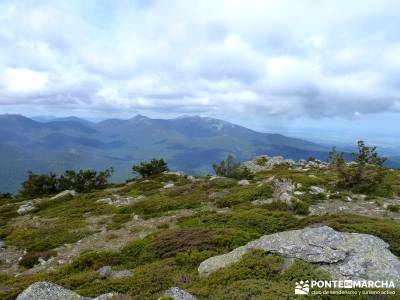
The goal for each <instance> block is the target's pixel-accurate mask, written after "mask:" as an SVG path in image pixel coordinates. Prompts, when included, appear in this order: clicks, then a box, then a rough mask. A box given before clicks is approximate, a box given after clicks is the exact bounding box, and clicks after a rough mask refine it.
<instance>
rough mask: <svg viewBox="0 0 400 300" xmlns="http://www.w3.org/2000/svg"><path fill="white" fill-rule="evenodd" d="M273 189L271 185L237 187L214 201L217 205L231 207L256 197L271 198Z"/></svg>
mask: <svg viewBox="0 0 400 300" xmlns="http://www.w3.org/2000/svg"><path fill="white" fill-rule="evenodd" d="M272 194H273V190H272V187H271V186H262V187H248V188H243V187H239V188H236V190H234V191H231V193H229V194H228V195H226V196H224V197H222V198H218V199H217V200H216V201H215V204H216V206H217V207H219V208H222V207H231V206H234V205H237V204H240V203H245V202H250V201H253V200H257V199H268V198H271V197H272Z"/></svg>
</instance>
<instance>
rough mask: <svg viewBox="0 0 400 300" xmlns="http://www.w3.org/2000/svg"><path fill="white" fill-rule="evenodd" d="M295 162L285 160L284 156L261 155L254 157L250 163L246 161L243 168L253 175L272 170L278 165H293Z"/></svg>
mask: <svg viewBox="0 0 400 300" xmlns="http://www.w3.org/2000/svg"><path fill="white" fill-rule="evenodd" d="M294 163H295V162H294V161H293V160H291V159H285V158H283V157H282V156H273V157H270V156H268V155H261V156H257V157H254V158H253V159H252V160H250V161H245V162H243V163H242V166H243V167H245V168H247V169H248V170H249V171H250V172H251V173H258V172H262V171H269V170H272V169H273V168H274V167H275V166H277V165H282V164H289V165H292V164H294Z"/></svg>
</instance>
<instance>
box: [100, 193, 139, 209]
mask: <svg viewBox="0 0 400 300" xmlns="http://www.w3.org/2000/svg"><path fill="white" fill-rule="evenodd" d="M145 198H146V197H145V196H144V195H139V196H136V197H132V196H128V197H122V196H120V195H118V194H114V195H112V196H111V197H108V198H103V199H99V200H96V203H100V204H108V205H113V206H123V205H129V204H133V203H137V202H140V201H142V200H144V199H145Z"/></svg>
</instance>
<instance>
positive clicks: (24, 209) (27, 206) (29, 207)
mask: <svg viewBox="0 0 400 300" xmlns="http://www.w3.org/2000/svg"><path fill="white" fill-rule="evenodd" d="M35 209H36V207H35V206H34V205H33V202H32V201H28V202H26V203H24V204H22V205H21V206H20V207H19V208H18V209H17V213H18V214H19V215H25V214H27V213H29V212H31V211H34V210H35Z"/></svg>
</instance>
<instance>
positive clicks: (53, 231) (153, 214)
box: [0, 155, 400, 300]
mask: <svg viewBox="0 0 400 300" xmlns="http://www.w3.org/2000/svg"><path fill="white" fill-rule="evenodd" d="M372 156H373V155H372ZM260 163H262V162H260ZM150 164H151V162H150ZM155 165H157V164H155ZM228 165H229V164H228ZM345 168H346V169H345V170H346V172H347V166H346V167H345ZM349 168H353V167H352V166H350V167H349ZM365 168H366V169H365V171H363V174H364V175H363V176H362V178H363V180H364V179H366V178H367V179H366V180H368V178H372V177H373V176H374V174H375V173H373V172H375V171H372V170H378V166H371V165H370V164H367V165H366V167H365ZM370 168H372V169H370ZM155 169H157V168H155ZM383 169H384V168H383ZM351 170H352V172H353V171H355V170H353V169H351ZM159 171H160V169H158V171H154V169H153V171H152V173H151V174H150V173H146V175H145V176H143V175H142V176H143V177H145V178H136V179H132V180H130V181H128V182H127V183H126V184H118V185H109V186H108V187H107V188H104V186H102V188H93V189H90V191H89V192H82V193H81V194H80V195H79V196H78V197H75V198H72V199H69V200H65V201H53V200H50V199H49V198H46V197H45V196H43V199H41V200H40V201H39V202H37V203H35V207H36V210H34V211H32V212H30V213H29V214H27V215H23V216H19V215H18V214H17V209H18V207H19V205H20V204H21V203H22V202H21V201H25V200H30V199H31V198H30V196H24V195H20V196H19V197H16V198H12V197H11V198H10V197H9V196H6V197H5V198H4V199H5V200H4V201H2V202H0V238H1V239H2V240H4V241H5V243H6V245H7V247H15V249H17V250H18V251H20V252H19V253H21V255H22V253H23V251H24V250H26V253H24V254H23V255H22V259H21V260H20V261H19V262H17V263H16V266H14V267H15V268H17V269H18V272H19V273H22V275H20V276H14V274H13V273H10V274H9V275H6V274H5V273H4V274H1V275H0V299H15V297H16V295H17V294H18V293H19V292H20V291H21V290H23V289H24V288H26V287H27V286H29V285H30V284H31V283H33V282H36V281H39V280H47V281H51V282H55V283H57V284H60V285H62V286H64V287H66V288H69V289H74V290H76V291H77V292H78V293H79V294H81V295H84V296H97V295H99V294H102V293H106V292H112V291H114V292H119V293H122V294H125V295H126V299H135V300H136V299H138V300H139V299H140V300H147V299H148V300H150V299H158V297H161V296H162V295H163V293H164V291H165V290H166V289H168V288H169V287H172V286H178V287H180V288H182V289H185V290H187V291H188V292H190V293H192V294H194V295H196V297H198V299H199V300H204V299H213V300H214V299H216V300H223V299H226V300H228V299H229V300H230V299H237V300H242V299H252V300H254V299H258V300H264V299H267V300H268V299H271V300H272V299H280V298H282V299H286V298H288V297H289V299H290V297H291V295H293V287H294V282H295V281H297V280H299V279H301V280H306V279H308V278H310V279H311V278H318V279H325V278H328V275H327V274H326V273H324V272H323V271H321V270H320V269H318V268H316V266H315V265H312V264H309V263H306V262H304V261H300V260H296V261H295V262H294V263H293V264H288V263H287V261H285V259H284V258H283V257H281V256H278V255H274V254H271V253H265V252H262V251H252V252H250V253H247V254H246V255H244V256H243V257H242V259H241V260H240V261H239V262H237V263H235V264H233V265H230V266H229V267H227V268H225V269H221V270H219V271H217V272H215V273H213V274H211V275H210V276H209V277H200V276H199V274H198V272H197V268H198V266H199V264H200V263H201V262H202V261H204V260H205V259H207V258H209V257H212V256H215V255H218V254H223V253H227V252H229V251H231V250H233V249H235V248H237V247H240V246H243V245H245V244H246V243H248V242H249V241H252V240H255V239H257V238H260V237H261V236H263V235H266V234H273V233H277V232H281V231H285V230H293V229H299V228H304V227H305V226H309V225H312V224H325V225H328V226H331V227H332V228H335V229H337V230H339V231H347V232H359V233H368V234H373V235H375V236H378V237H380V238H382V239H383V240H385V241H386V242H387V243H388V244H389V245H390V250H391V251H392V252H393V253H394V254H395V255H397V256H400V223H398V222H396V221H395V220H392V219H389V218H383V217H380V218H378V217H376V218H375V217H368V216H361V215H356V214H351V213H344V212H342V213H340V214H325V215H322V216H315V215H308V213H309V209H310V206H312V205H314V204H318V205H324V204H327V203H329V202H330V201H332V202H334V201H340V199H341V198H344V197H346V196H354V195H355V193H356V191H357V190H358V187H359V186H357V187H356V186H352V187H346V186H340V187H339V186H338V185H337V182H338V180H339V177H340V176H339V174H338V172H337V169H335V168H323V169H322V168H321V169H318V168H315V169H310V170H308V171H305V172H299V171H296V170H293V169H291V168H290V166H288V165H281V166H276V167H275V168H274V169H272V170H270V171H265V172H260V173H257V174H255V175H254V176H253V178H252V179H251V180H249V184H248V185H244V186H242V185H239V184H238V180H237V179H235V178H211V179H210V177H199V178H195V179H193V178H187V177H185V176H178V175H175V174H165V173H163V171H162V172H159ZM225 175H226V174H225ZM38 176H40V175H38ZM371 176H372V177H371ZM72 177H73V176H72ZM272 177H273V180H275V179H276V180H283V179H286V180H290V181H292V182H293V183H294V184H296V186H297V188H296V190H298V191H301V193H298V194H297V196H296V198H297V200H296V199H293V201H292V205H291V207H289V206H288V205H287V204H286V203H285V202H283V201H279V200H277V199H274V193H273V184H272V180H271V178H272ZM49 178H53V177H52V176H49V177H48V178H45V179H46V180H49ZM56 178H59V177H56ZM239 178H240V177H239ZM35 180H38V179H37V178H35ZM46 180H44V178H41V179H40V180H38V181H39V182H40V181H44V182H46ZM399 180H400V172H399V171H397V170H393V171H387V172H386V174H385V180H384V185H388V186H389V187H388V189H389V190H390V191H391V193H392V194H394V195H395V196H398V195H399V193H400V182H399ZM50 182H51V180H50ZM171 182H173V183H174V186H173V187H170V188H164V186H165V184H166V183H171ZM297 184H301V185H297ZM45 186H46V187H47V185H45ZM48 186H50V189H51V184H49V185H48ZM311 186H318V187H323V188H324V189H326V190H327V191H329V194H328V193H320V194H314V193H312V192H311V191H310V187H311ZM365 191H366V193H365V195H366V197H364V198H362V197H360V198H357V199H358V200H356V197H353V198H354V199H355V200H354V201H359V203H360V204H362V201H372V200H376V201H377V202H379V201H381V200H382V199H380V198H376V197H375V196H374V195H376V194H377V193H378V191H379V189H373V190H369V189H367V190H365ZM379 193H380V192H379ZM380 195H382V193H380ZM117 196H118V197H119V198H121V199H123V198H125V197H126V198H127V197H131V198H135V197H138V196H144V197H141V200H138V201H132V202H131V203H127V204H124V205H120V206H115V205H111V204H104V203H99V202H97V201H98V200H99V199H104V198H110V199H115V197H117ZM118 197H117V198H118ZM260 199H261V200H263V199H264V200H266V199H274V200H273V201H269V202H266V203H269V204H263V205H260V206H255V205H254V204H252V203H251V202H252V201H254V200H260ZM363 199H368V200H363ZM371 199H372V200H371ZM343 203H344V202H343ZM380 203H381V205H382V201H381V202H380ZM394 203H395V202H394ZM377 206H378V204H377ZM387 209H388V210H389V211H390V212H391V213H390V214H389V213H388V212H386V214H388V215H390V216H393V215H394V216H396V214H398V213H399V206H398V205H395V204H393V205H389V206H388V207H387ZM92 234H96V236H95V238H93V239H92V238H91V235H92ZM101 238H102V239H104V240H103V242H104V243H98V239H101ZM78 241H80V242H79V243H78ZM65 244H69V245H67V246H64V245H65ZM114 244H115V245H114ZM78 245H85V246H86V247H82V249H83V250H81V249H80V248H79V246H78ZM69 247H70V248H69ZM60 248H62V249H63V251H68V249H71V252H72V253H74V254H75V255H74V258H73V260H72V261H71V262H66V263H65V264H63V265H61V266H58V265H55V266H54V265H53V266H52V267H53V269H51V268H49V269H45V268H43V269H42V270H39V269H40V268H41V267H40V268H35V269H38V270H37V273H32V274H29V273H30V272H33V271H32V270H33V269H32V270H29V271H28V272H26V273H24V271H26V270H27V269H29V268H32V267H34V266H35V267H36V266H37V265H38V263H39V261H41V260H42V259H43V260H48V259H50V258H52V257H55V261H57V260H58V258H59V257H58V256H57V255H58V254H59V253H60V250H59V249H60ZM66 249H67V250H66ZM87 249H89V251H88V250H87ZM78 250H79V251H78ZM73 251H76V252H73ZM57 252H58V253H57ZM103 266H111V267H112V269H113V270H124V269H127V270H130V271H132V274H133V275H132V276H131V277H127V278H104V277H101V276H100V275H99V274H98V272H97V270H98V269H99V268H101V267H103ZM288 295H289V296H288ZM293 297H294V296H293ZM309 298H311V299H328V298H323V297H318V296H312V295H310V296H309ZM122 299H125V298H122ZM329 299H332V298H329ZM333 299H351V298H349V297H348V296H346V297H343V298H340V297H335V298H333ZM357 299H359V298H357ZM388 299H390V298H388Z"/></svg>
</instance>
